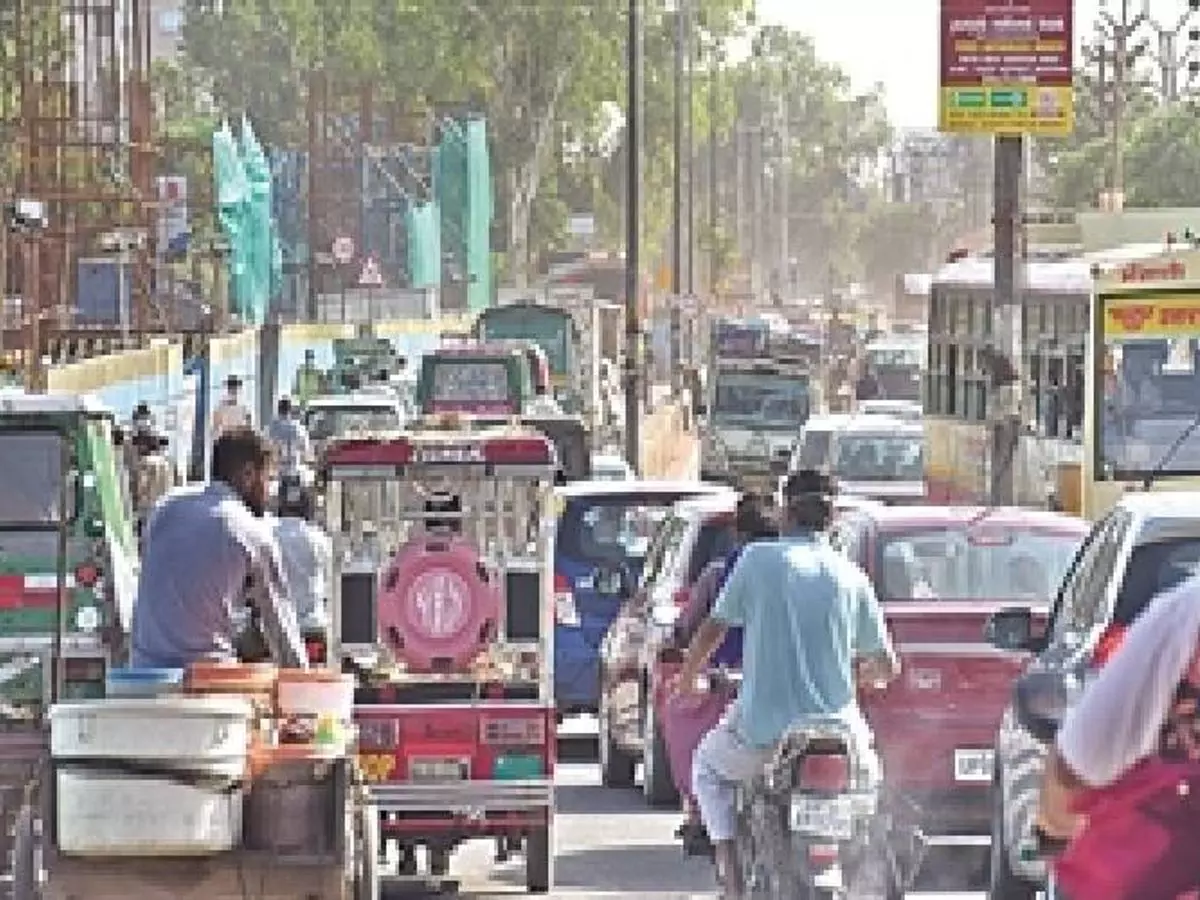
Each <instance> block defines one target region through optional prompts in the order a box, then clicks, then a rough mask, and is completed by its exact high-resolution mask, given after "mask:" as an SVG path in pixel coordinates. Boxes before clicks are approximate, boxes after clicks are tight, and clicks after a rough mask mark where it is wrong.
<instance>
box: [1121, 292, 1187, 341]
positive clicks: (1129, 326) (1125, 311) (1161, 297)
mask: <svg viewBox="0 0 1200 900" xmlns="http://www.w3.org/2000/svg"><path fill="white" fill-rule="evenodd" d="M1103 309H1104V319H1103V322H1102V326H1101V327H1102V328H1103V329H1104V337H1105V338H1109V339H1112V338H1126V339H1132V340H1137V339H1142V338H1144V339H1148V340H1153V339H1158V338H1181V337H1200V289H1198V290H1196V291H1194V292H1192V291H1188V292H1179V293H1173V294H1155V293H1146V294H1145V295H1144V296H1138V297H1136V298H1133V297H1121V298H1105V299H1104V300H1103Z"/></svg>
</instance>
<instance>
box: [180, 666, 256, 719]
mask: <svg viewBox="0 0 1200 900" xmlns="http://www.w3.org/2000/svg"><path fill="white" fill-rule="evenodd" d="M278 674H279V670H278V669H277V668H276V667H275V666H273V665H270V664H268V663H223V662H198V663H192V665H190V666H188V670H187V675H186V677H185V678H184V688H185V690H186V691H187V693H189V694H203V695H205V696H230V695H233V696H238V697H246V698H248V699H249V700H250V702H251V703H253V704H254V706H255V708H256V710H257V711H258V712H259V714H260V715H266V716H269V715H271V713H272V712H273V710H274V705H275V679H276V677H277V676H278Z"/></svg>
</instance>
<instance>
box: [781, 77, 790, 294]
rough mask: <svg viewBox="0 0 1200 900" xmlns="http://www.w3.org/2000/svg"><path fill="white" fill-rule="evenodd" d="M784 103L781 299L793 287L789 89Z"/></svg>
mask: <svg viewBox="0 0 1200 900" xmlns="http://www.w3.org/2000/svg"><path fill="white" fill-rule="evenodd" d="M780 99H781V102H782V104H783V121H782V123H781V125H780V139H779V143H780V148H781V149H780V154H779V167H780V168H779V295H780V297H779V299H780V300H783V299H785V298H786V297H787V296H788V295H789V294H790V293H791V287H792V238H791V218H792V196H791V195H792V155H791V143H792V135H791V130H790V123H789V121H788V120H789V119H790V118H791V114H792V113H791V109H790V108H789V107H788V94H787V91H784V92H783V96H782V97H781V98H780Z"/></svg>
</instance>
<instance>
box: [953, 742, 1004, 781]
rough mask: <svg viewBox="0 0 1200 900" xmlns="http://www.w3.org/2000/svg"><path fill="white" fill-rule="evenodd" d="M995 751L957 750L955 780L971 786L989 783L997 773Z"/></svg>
mask: <svg viewBox="0 0 1200 900" xmlns="http://www.w3.org/2000/svg"><path fill="white" fill-rule="evenodd" d="M994 761H995V751H994V750H955V751H954V780H955V781H962V782H966V783H969V784H981V783H984V784H985V783H987V782H989V781H991V780H992V774H993V772H994V771H995V769H994V767H993V763H994Z"/></svg>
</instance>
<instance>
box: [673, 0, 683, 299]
mask: <svg viewBox="0 0 1200 900" xmlns="http://www.w3.org/2000/svg"><path fill="white" fill-rule="evenodd" d="M684 2H685V0H679V5H678V6H677V7H676V9H675V93H674V99H675V103H674V110H673V111H674V120H675V121H674V127H673V133H672V140H671V145H672V149H673V151H674V163H673V170H672V176H673V177H672V179H671V236H672V238H673V241H674V246H673V249H672V259H671V293H672V294H675V295H676V296H679V293H680V291H681V290H682V284H683V4H684Z"/></svg>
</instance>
